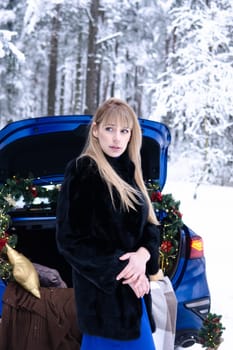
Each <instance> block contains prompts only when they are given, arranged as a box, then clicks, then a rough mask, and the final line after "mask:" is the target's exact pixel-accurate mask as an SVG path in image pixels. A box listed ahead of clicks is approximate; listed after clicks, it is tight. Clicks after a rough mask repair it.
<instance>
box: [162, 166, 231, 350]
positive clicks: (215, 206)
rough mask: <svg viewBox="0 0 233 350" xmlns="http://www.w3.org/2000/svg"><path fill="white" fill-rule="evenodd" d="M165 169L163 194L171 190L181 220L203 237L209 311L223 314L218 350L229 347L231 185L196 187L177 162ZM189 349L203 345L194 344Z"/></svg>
mask: <svg viewBox="0 0 233 350" xmlns="http://www.w3.org/2000/svg"><path fill="white" fill-rule="evenodd" d="M184 168H185V165H184V167H183V169H184ZM168 170H169V171H168V177H167V182H166V186H165V188H164V190H163V193H172V194H173V197H174V199H175V200H179V201H180V202H181V204H180V211H181V213H182V214H183V221H184V222H185V224H186V225H188V226H189V227H190V228H192V229H193V230H194V231H195V232H196V233H197V234H199V235H200V236H202V238H203V240H204V250H205V257H206V269H207V279H208V284H209V288H210V293H211V310H210V311H211V312H212V313H216V314H218V315H222V319H221V322H222V324H223V326H224V327H225V328H226V329H225V330H224V331H223V342H222V343H221V345H220V347H219V350H229V349H232V343H233V335H232V331H233V312H232V311H233V288H232V278H231V276H232V270H233V259H232V244H233V241H232V237H231V234H232V221H231V220H232V215H233V214H232V212H233V211H232V209H233V205H232V203H233V200H232V198H233V187H221V186H214V185H200V186H199V187H198V188H197V189H196V188H195V187H196V185H195V184H194V183H190V182H189V181H188V180H187V179H186V180H185V179H183V178H182V177H181V176H180V171H179V168H177V166H176V165H168ZM194 194H196V196H194ZM195 197H196V198H195ZM179 349H182V348H179ZM188 349H190V350H198V349H203V348H202V346H201V345H199V344H195V345H194V346H192V347H189V348H188ZM158 350H159V349H158Z"/></svg>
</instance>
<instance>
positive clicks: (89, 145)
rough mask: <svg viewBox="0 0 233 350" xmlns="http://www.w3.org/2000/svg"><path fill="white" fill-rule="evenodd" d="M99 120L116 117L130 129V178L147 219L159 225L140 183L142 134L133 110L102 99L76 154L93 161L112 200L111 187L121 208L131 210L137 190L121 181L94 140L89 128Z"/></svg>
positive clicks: (137, 201) (116, 99)
mask: <svg viewBox="0 0 233 350" xmlns="http://www.w3.org/2000/svg"><path fill="white" fill-rule="evenodd" d="M103 120H107V121H109V120H115V121H116V120H117V122H119V123H120V124H121V125H124V127H127V128H130V129H131V137H130V141H129V143H128V155H129V158H130V160H131V161H132V162H133V163H134V165H135V172H134V179H135V182H136V184H137V186H138V187H139V189H140V191H141V192H142V193H143V195H144V197H145V198H146V201H147V203H148V206H149V214H148V220H149V221H150V222H151V223H154V224H157V225H158V224H159V222H158V220H157V218H156V215H155V212H154V209H153V206H152V204H151V201H150V198H149V195H148V192H147V189H146V186H145V184H144V180H143V176H142V170H141V153H140V150H141V146H142V133H141V128H140V124H139V122H138V118H137V116H136V114H135V113H134V111H133V109H132V108H131V107H130V106H129V105H128V104H127V103H126V102H124V101H122V100H120V99H118V98H114V97H112V98H110V99H108V100H107V101H105V102H104V103H103V104H102V105H101V106H100V107H99V108H98V109H97V111H96V113H95V115H94V117H93V119H92V123H91V125H90V130H89V134H88V138H87V142H86V145H85V147H84V150H83V152H82V153H81V155H80V157H83V156H89V157H91V158H92V159H94V160H95V162H96V164H97V166H98V170H99V173H100V175H101V177H102V178H103V179H104V181H105V182H106V184H107V186H108V189H109V192H110V195H111V198H112V202H113V205H114V200H113V188H115V189H116V190H117V192H118V193H119V196H120V199H121V203H122V205H123V207H124V208H126V209H127V210H129V208H133V209H135V204H136V203H139V200H138V198H139V193H138V191H137V190H136V189H135V188H133V187H132V186H130V185H129V184H128V183H127V182H125V181H124V180H123V179H122V178H121V177H120V176H119V175H118V174H117V173H116V171H115V170H114V169H113V168H112V166H111V165H110V164H109V162H108V161H107V159H106V157H105V156H104V153H103V151H102V148H101V147H100V144H99V142H98V139H97V138H95V136H94V135H93V127H94V126H95V125H97V126H98V125H99V124H100V123H102V122H103Z"/></svg>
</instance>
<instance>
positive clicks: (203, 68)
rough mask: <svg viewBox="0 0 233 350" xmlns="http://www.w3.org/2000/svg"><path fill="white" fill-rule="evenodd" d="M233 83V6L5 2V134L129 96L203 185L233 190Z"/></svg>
mask: <svg viewBox="0 0 233 350" xmlns="http://www.w3.org/2000/svg"><path fill="white" fill-rule="evenodd" d="M232 82H233V1H232V0H117V1H115V0H20V1H18V0H1V3H0V127H1V128H2V127H4V125H6V124H7V123H10V122H12V121H15V120H19V119H25V118H34V117H40V116H47V115H61V114H62V115H71V114H93V113H94V112H95V110H96V108H97V106H98V105H99V103H101V102H103V101H104V100H105V99H106V98H108V97H110V96H116V97H120V98H122V99H124V100H126V101H127V102H128V103H129V104H130V105H131V106H132V107H133V108H134V110H135V112H136V113H137V115H138V116H139V117H141V118H146V119H153V120H157V121H161V122H164V123H165V124H167V126H168V127H169V129H170V131H171V135H172V144H171V147H170V153H169V157H170V158H169V159H170V160H171V161H172V160H173V161H178V160H179V159H180V158H182V159H187V165H189V168H190V173H191V175H190V176H191V177H192V179H193V181H195V182H196V183H197V184H200V183H212V184H218V185H225V186H233V88H232ZM181 171H182V169H181Z"/></svg>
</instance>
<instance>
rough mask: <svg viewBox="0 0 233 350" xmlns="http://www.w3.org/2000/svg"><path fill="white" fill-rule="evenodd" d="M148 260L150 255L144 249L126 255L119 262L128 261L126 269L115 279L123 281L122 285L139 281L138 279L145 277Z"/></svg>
mask: <svg viewBox="0 0 233 350" xmlns="http://www.w3.org/2000/svg"><path fill="white" fill-rule="evenodd" d="M149 259H150V253H149V252H148V250H147V249H146V248H144V247H141V248H139V249H138V250H137V251H136V252H133V253H126V254H124V255H122V256H121V257H120V260H129V262H128V264H127V265H126V267H125V268H124V269H123V270H122V271H121V272H120V273H119V274H118V275H117V277H116V279H117V280H120V279H124V281H123V284H133V285H134V283H135V282H137V281H140V277H143V276H145V272H146V263H147V261H148V260H149Z"/></svg>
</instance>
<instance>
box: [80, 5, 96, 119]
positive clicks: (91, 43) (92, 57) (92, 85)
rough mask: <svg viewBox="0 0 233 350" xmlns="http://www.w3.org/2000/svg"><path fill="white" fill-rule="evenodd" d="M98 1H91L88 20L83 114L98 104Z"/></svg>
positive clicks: (88, 112)
mask: <svg viewBox="0 0 233 350" xmlns="http://www.w3.org/2000/svg"><path fill="white" fill-rule="evenodd" d="M98 9H99V0H92V3H91V11H90V16H89V17H90V18H89V36H88V57H87V75H86V94H85V95H86V96H85V97H86V106H85V110H84V111H85V113H86V114H93V113H94V112H95V110H96V108H97V106H98V104H99V99H98V95H99V94H98V77H99V72H98V71H99V60H98V56H97V54H98V52H97V51H98V50H97V31H98V27H97V24H98V16H99V11H98Z"/></svg>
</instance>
